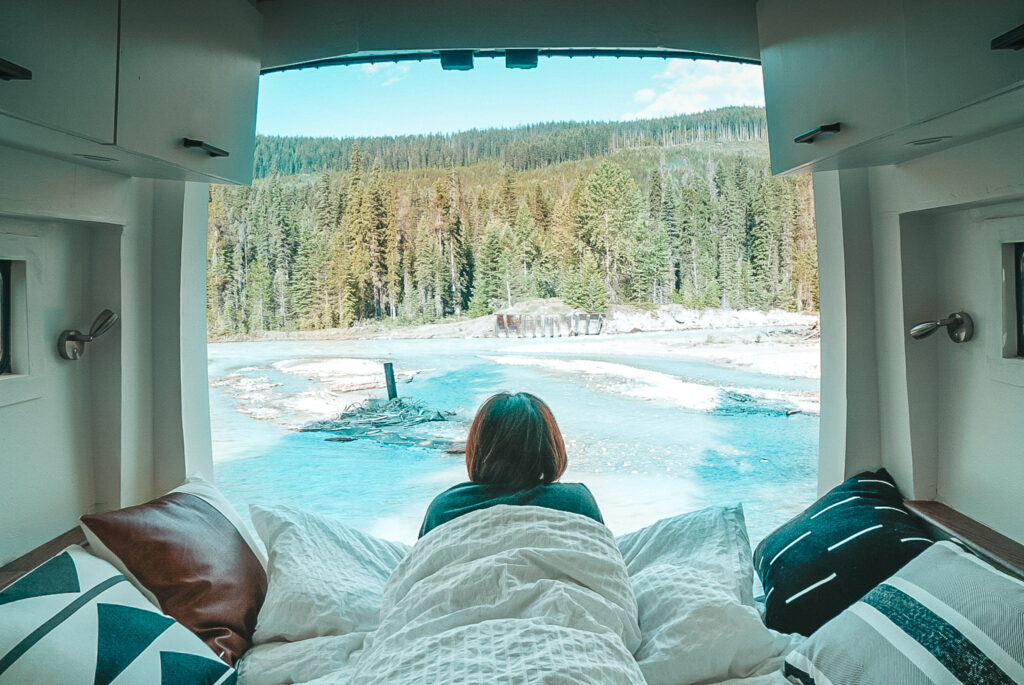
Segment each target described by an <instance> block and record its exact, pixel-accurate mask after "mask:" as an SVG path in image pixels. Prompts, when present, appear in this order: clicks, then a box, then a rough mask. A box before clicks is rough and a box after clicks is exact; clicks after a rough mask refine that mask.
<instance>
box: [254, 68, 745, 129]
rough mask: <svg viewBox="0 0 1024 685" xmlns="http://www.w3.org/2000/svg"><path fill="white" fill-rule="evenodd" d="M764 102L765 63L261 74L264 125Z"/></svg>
mask: <svg viewBox="0 0 1024 685" xmlns="http://www.w3.org/2000/svg"><path fill="white" fill-rule="evenodd" d="M728 105H759V106H763V105H764V92H763V89H762V85H761V68H760V67H758V66H753V65H747V64H733V63H728V62H710V61H706V60H700V61H695V60H684V59H670V60H666V59H652V58H645V59H637V58H619V59H616V58H610V57H599V58H589V57H575V58H572V59H569V58H565V57H553V58H542V59H541V60H540V63H539V64H538V66H537V68H536V69H506V68H505V62H504V60H502V59H500V58H499V59H478V60H476V63H475V66H474V68H473V69H472V70H470V71H444V70H442V69H441V65H440V62H438V61H437V60H431V61H428V62H403V63H399V64H390V63H389V64H374V65H369V64H366V65H354V66H337V67H324V68H322V69H304V70H299V71H287V72H279V73H274V74H267V75H266V76H262V77H260V95H259V108H258V113H257V118H256V130H257V132H258V133H261V134H264V135H295V136H333V137H339V138H340V137H347V136H388V135H401V134H419V133H438V132H442V133H451V132H455V131H464V130H467V129H472V128H492V127H511V126H519V125H521V124H531V123H539V122H546V121H570V120H572V121H619V120H630V119H638V118H640V119H647V118H655V117H662V116H670V115H674V114H689V113H693V112H701V111H704V110H708V109H715V108H718V107H725V106H728Z"/></svg>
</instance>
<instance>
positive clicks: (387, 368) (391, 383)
mask: <svg viewBox="0 0 1024 685" xmlns="http://www.w3.org/2000/svg"><path fill="white" fill-rule="evenodd" d="M384 380H385V381H386V382H387V384H388V401H390V400H393V399H397V398H398V389H397V388H396V387H395V368H394V366H392V364H391V362H384Z"/></svg>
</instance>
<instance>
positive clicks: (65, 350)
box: [57, 309, 120, 361]
mask: <svg viewBox="0 0 1024 685" xmlns="http://www.w3.org/2000/svg"><path fill="white" fill-rule="evenodd" d="M119 318H120V317H119V316H118V315H117V314H115V313H114V312H112V311H110V310H109V309H104V310H103V311H102V312H100V313H99V316H97V317H96V320H95V321H93V322H92V327H91V328H90V329H89V333H88V334H86V333H82V332H80V331H76V330H74V329H72V328H69V329H67V330H66V331H64V332H63V333H61V334H60V337H59V338H57V352H58V353H60V356H61V357H63V358H64V359H67V360H69V361H74V360H76V359H81V357H82V355H83V354H85V343H88V342H92V341H93V340H95V339H96V338H98V337H100V336H101V335H103V334H104V333H106V332H107V331H109V330H110V329H111V328H113V327H114V324H116V323H117V321H118V319H119Z"/></svg>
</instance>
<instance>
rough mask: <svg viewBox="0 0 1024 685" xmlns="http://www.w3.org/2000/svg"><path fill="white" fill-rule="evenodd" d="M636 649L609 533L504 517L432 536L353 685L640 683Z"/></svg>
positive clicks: (529, 512)
mask: <svg viewBox="0 0 1024 685" xmlns="http://www.w3.org/2000/svg"><path fill="white" fill-rule="evenodd" d="M639 645H640V627H639V625H638V624H637V605H636V598H635V597H634V596H633V590H632V588H631V586H630V584H629V576H628V575H627V574H626V566H625V564H624V563H623V561H622V555H621V554H620V553H619V549H618V547H617V546H616V545H615V539H614V538H613V537H612V534H611V533H610V532H609V531H608V529H607V528H606V527H605V526H603V525H601V524H599V523H597V522H595V521H593V520H591V519H589V518H586V517H584V516H579V515H574V514H566V513H564V512H560V511H553V510H550V509H541V508H538V507H513V506H496V507H492V508H489V509H486V510H483V511H479V512H475V513H473V514H470V515H466V516H462V517H460V518H458V519H455V520H454V521H451V522H449V523H448V524H446V525H444V526H442V527H439V528H436V529H434V530H433V531H431V532H430V533H429V534H427V535H426V536H425V537H424V538H423V539H421V540H420V541H419V542H418V543H417V544H416V546H415V547H414V548H413V550H412V552H410V554H409V555H408V556H407V557H406V558H405V559H404V560H403V561H402V563H400V564H399V565H398V567H397V568H396V569H395V570H394V572H393V573H392V574H391V578H390V579H389V580H388V584H387V587H386V588H385V590H384V601H383V604H382V606H381V622H380V626H379V627H378V628H377V630H376V631H374V632H373V633H371V634H370V635H369V636H367V639H366V643H365V647H364V649H363V651H362V653H361V654H359V655H358V657H357V660H356V662H355V669H354V672H353V674H352V682H353V683H354V684H358V683H395V684H396V685H399V684H402V685H404V684H406V683H408V684H409V685H414V684H415V685H421V684H422V683H449V684H450V685H461V684H463V683H465V684H467V685H469V684H477V683H580V684H583V683H593V684H594V685H614V684H616V683H643V682H644V679H643V676H642V675H641V674H640V669H639V668H638V666H637V664H636V661H635V660H634V659H633V651H634V650H636V649H637V648H638V647H639Z"/></svg>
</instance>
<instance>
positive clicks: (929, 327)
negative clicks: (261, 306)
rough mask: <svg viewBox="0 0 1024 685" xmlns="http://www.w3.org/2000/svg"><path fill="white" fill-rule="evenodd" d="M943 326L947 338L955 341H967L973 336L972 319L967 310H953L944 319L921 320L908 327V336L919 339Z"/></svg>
mask: <svg viewBox="0 0 1024 685" xmlns="http://www.w3.org/2000/svg"><path fill="white" fill-rule="evenodd" d="M943 326H945V327H946V332H947V333H949V339H950V340H952V341H953V342H955V343H962V342H967V341H968V340H970V339H971V338H972V337H974V320H973V319H971V315H970V314H968V313H967V312H953V313H952V314H950V315H949V316H948V317H946V318H945V319H940V320H938V321H922V322H921V323H919V324H917V325H915V326H914V327H913V328H911V329H910V337H911V338H914V339H915V340H921V339H923V338H927V337H928V336H929V335H931V334H932V333H934V332H935V331H937V330H939V329H940V328H941V327H943Z"/></svg>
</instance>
